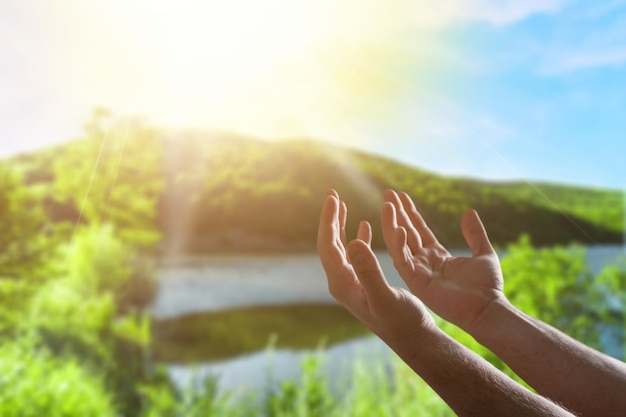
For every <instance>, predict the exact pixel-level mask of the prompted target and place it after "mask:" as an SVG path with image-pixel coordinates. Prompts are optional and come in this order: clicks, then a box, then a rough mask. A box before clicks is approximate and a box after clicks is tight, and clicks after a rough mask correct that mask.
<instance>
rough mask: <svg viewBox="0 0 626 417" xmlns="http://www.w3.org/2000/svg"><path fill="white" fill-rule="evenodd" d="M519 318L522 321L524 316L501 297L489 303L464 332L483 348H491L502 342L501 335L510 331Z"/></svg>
mask: <svg viewBox="0 0 626 417" xmlns="http://www.w3.org/2000/svg"><path fill="white" fill-rule="evenodd" d="M520 318H522V319H523V318H524V314H523V313H522V312H521V311H520V310H518V309H517V308H516V307H515V306H514V305H513V304H511V303H510V302H509V300H508V299H507V298H506V297H505V296H504V295H502V296H501V297H498V298H496V299H494V300H493V301H492V302H491V303H489V305H488V306H487V307H485V309H484V310H483V312H482V313H481V315H480V316H479V317H478V318H477V319H476V320H475V321H474V322H473V323H472V324H471V326H470V327H469V328H467V329H465V330H466V331H467V332H468V333H469V334H470V335H471V336H472V337H473V338H474V339H476V340H477V341H478V342H479V343H481V344H482V345H483V346H487V347H492V346H493V345H494V343H497V342H498V341H499V340H503V336H504V334H503V333H504V332H506V331H507V330H511V324H512V322H513V321H515V320H518V319H520Z"/></svg>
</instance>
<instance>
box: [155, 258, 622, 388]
mask: <svg viewBox="0 0 626 417" xmlns="http://www.w3.org/2000/svg"><path fill="white" fill-rule="evenodd" d="M623 254H624V249H623V248H622V247H621V246H594V247H589V248H588V249H587V261H588V265H589V267H590V268H591V269H592V271H599V270H600V269H602V267H603V265H605V264H607V263H609V262H612V261H614V260H615V259H616V258H617V257H618V256H619V255H623ZM377 255H378V257H379V261H380V263H381V266H382V268H383V270H384V271H385V274H386V275H387V278H388V280H389V281H390V282H391V284H392V285H398V286H404V283H403V281H402V280H401V278H400V277H399V276H398V275H397V273H396V272H395V269H394V268H393V263H392V260H391V258H390V257H389V255H388V254H387V253H385V252H381V253H378V254H377ZM454 255H457V256H459V255H463V256H466V255H468V252H455V253H454ZM158 282H159V296H158V297H157V299H156V300H155V302H154V304H153V306H152V308H151V313H152V315H153V317H154V318H155V319H156V323H157V325H156V326H155V334H154V337H155V340H157V341H158V343H156V344H155V349H154V352H153V354H154V356H155V359H156V360H157V361H159V362H161V363H163V364H165V365H166V368H167V370H168V372H169V374H170V375H171V377H172V378H173V380H174V382H175V383H176V384H177V385H179V386H184V385H186V384H188V383H190V381H191V380H192V379H193V378H196V379H198V380H201V379H202V378H204V377H205V376H207V375H213V376H216V377H217V378H218V379H219V387H220V390H221V392H225V391H237V390H240V389H247V388H252V389H255V388H266V387H267V384H268V375H271V378H270V380H271V381H270V383H271V382H274V383H275V382H277V381H281V380H285V379H294V378H297V377H298V375H299V366H298V365H299V363H300V362H301V361H302V360H303V358H304V357H305V356H306V355H309V354H311V353H313V352H315V351H316V350H317V349H318V347H319V346H324V353H325V364H326V369H327V370H328V371H329V372H331V373H347V372H349V370H350V365H351V364H352V363H353V360H354V358H355V357H357V356H362V357H363V356H365V357H367V358H369V357H371V356H372V355H373V356H374V357H376V358H378V359H379V360H386V358H389V357H390V355H391V352H390V351H389V349H388V348H387V347H386V345H384V343H382V342H381V341H380V340H378V339H377V338H376V337H374V336H372V335H371V333H370V332H369V331H368V330H367V329H366V328H364V326H362V325H361V324H360V323H359V322H358V321H356V320H355V319H354V318H352V317H351V316H350V315H349V314H348V313H346V312H345V311H344V310H343V308H341V307H340V306H339V305H338V304H337V303H336V302H335V301H334V300H333V298H332V297H331V296H330V294H329V293H328V289H327V284H326V278H325V275H324V272H323V269H322V267H321V265H320V262H319V259H318V257H317V255H316V254H297V255H281V256H267V255H264V256H234V255H233V256H219V257H217V256H215V257H185V258H177V259H171V260H168V261H166V262H164V263H163V264H162V265H161V267H160V269H159V273H158ZM268 346H271V348H270V349H268Z"/></svg>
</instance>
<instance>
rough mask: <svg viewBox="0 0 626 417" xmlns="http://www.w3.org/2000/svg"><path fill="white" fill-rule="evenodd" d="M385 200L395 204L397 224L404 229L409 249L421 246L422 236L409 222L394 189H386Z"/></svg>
mask: <svg viewBox="0 0 626 417" xmlns="http://www.w3.org/2000/svg"><path fill="white" fill-rule="evenodd" d="M385 200H387V201H389V202H391V203H393V205H394V206H395V208H396V218H397V221H398V226H402V227H404V228H405V229H406V232H407V242H408V245H409V248H411V251H412V252H413V253H415V252H416V251H417V250H418V249H419V248H421V247H422V238H421V236H420V234H419V233H418V231H417V229H416V228H415V227H414V226H413V224H412V223H411V219H410V218H409V215H408V214H407V212H406V210H405V208H404V205H403V204H402V201H401V200H400V197H399V196H398V194H397V193H396V192H395V191H393V190H387V191H386V192H385Z"/></svg>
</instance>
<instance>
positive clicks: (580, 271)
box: [502, 237, 626, 350]
mask: <svg viewBox="0 0 626 417" xmlns="http://www.w3.org/2000/svg"><path fill="white" fill-rule="evenodd" d="M502 269H503V272H504V276H505V279H506V282H505V292H506V294H507V297H508V298H509V299H510V300H511V302H512V303H513V304H514V305H515V306H517V307H518V308H520V309H521V310H523V311H525V312H526V313H528V314H530V315H532V316H534V317H537V318H539V319H540V320H542V321H545V322H547V323H549V324H551V325H553V326H555V327H557V328H559V329H561V330H562V331H564V332H565V333H567V334H569V335H570V336H572V337H574V338H575V339H577V340H580V341H582V342H583V343H586V344H588V345H591V346H593V347H594V348H596V349H599V350H605V349H604V348H605V347H604V346H603V345H602V343H601V334H602V331H603V329H604V328H605V327H621V326H622V323H623V320H624V314H625V312H624V306H625V305H626V302H625V301H626V297H625V296H624V288H626V270H625V269H620V268H618V267H616V266H612V267H607V268H606V269H604V270H603V271H601V272H600V273H599V274H596V275H594V274H593V273H592V272H591V271H590V270H589V268H588V267H587V265H586V262H585V251H584V249H583V248H582V247H579V246H570V247H554V248H544V249H536V248H533V246H532V245H531V243H530V240H529V238H528V237H522V238H521V239H520V240H519V241H518V242H517V243H515V244H513V245H511V246H510V247H509V249H508V251H507V255H506V256H505V257H504V259H503V260H502ZM622 342H623V341H622Z"/></svg>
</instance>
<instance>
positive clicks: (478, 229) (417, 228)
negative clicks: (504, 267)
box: [317, 190, 505, 349]
mask: <svg viewBox="0 0 626 417" xmlns="http://www.w3.org/2000/svg"><path fill="white" fill-rule="evenodd" d="M384 197H385V203H384V205H383V211H382V231H383V237H384V240H385V244H386V246H387V249H388V251H389V253H390V255H391V257H392V259H393V262H394V266H395V267H396V269H397V270H398V272H399V274H400V276H401V277H402V279H403V280H404V281H405V282H406V284H407V287H408V288H409V290H410V291H411V292H408V291H406V290H404V289H402V288H397V287H392V286H390V285H389V284H388V283H387V280H386V279H385V276H384V274H383V272H382V270H381V268H380V265H379V263H378V260H377V259H376V256H375V255H374V252H373V251H372V249H371V247H370V243H371V237H372V232H371V228H370V225H369V224H368V223H367V222H361V223H360V225H359V230H358V233H357V237H356V239H355V240H352V241H350V242H349V243H348V242H347V239H346V232H345V225H346V217H347V208H346V205H345V203H344V202H342V201H341V200H340V199H339V196H338V194H337V192H336V191H334V190H329V191H328V192H327V195H326V198H325V201H324V205H323V208H322V213H321V217H320V224H319V230H318V240H317V250H318V253H319V255H320V259H321V261H322V265H323V267H324V270H325V272H326V276H327V278H328V285H329V289H330V292H331V294H332V295H333V297H334V298H335V299H337V301H339V302H340V303H341V304H342V305H343V306H344V307H345V308H346V309H347V310H348V311H350V312H351V313H352V314H353V315H354V316H355V317H356V318H358V319H359V320H360V321H362V322H363V323H364V324H365V325H366V326H368V327H369V328H370V329H371V330H372V331H373V332H374V333H376V334H377V335H378V336H380V337H381V338H382V339H383V340H385V341H386V342H387V343H388V344H390V345H391V346H392V347H395V348H398V349H401V348H402V347H403V346H405V345H407V343H408V344H410V343H411V341H412V340H419V339H421V338H423V336H424V334H425V333H427V332H428V331H434V330H436V325H435V322H434V320H433V318H432V316H431V315H430V313H429V312H428V310H427V309H426V308H425V306H424V304H426V305H427V306H428V307H429V308H430V309H432V310H433V311H434V312H435V313H436V314H437V315H439V316H440V317H442V318H444V319H446V320H448V321H450V322H452V323H454V324H456V325H457V326H459V327H461V328H462V329H464V330H466V331H468V332H470V333H472V330H473V328H474V327H475V326H476V325H477V323H478V322H479V321H480V320H481V318H482V317H483V315H484V314H485V313H486V312H487V310H488V307H489V306H490V305H492V303H494V302H497V301H499V300H504V299H505V297H504V295H503V292H502V288H503V278H502V272H501V269H500V263H499V261H498V257H497V255H496V253H495V251H494V249H493V247H492V246H491V243H490V242H489V239H488V237H487V233H486V232H485V229H484V227H483V225H482V223H481V221H480V219H479V217H478V214H477V213H476V212H475V211H473V210H468V211H466V212H465V213H464V214H463V217H462V220H461V229H462V232H463V236H464V238H465V240H466V242H467V243H468V245H469V248H470V250H471V251H472V255H473V256H472V257H453V256H452V255H451V254H450V252H448V250H447V249H446V248H445V247H443V246H442V245H441V244H440V243H439V241H438V240H437V238H436V237H435V235H434V234H433V233H432V231H431V230H430V229H429V228H428V226H427V225H426V223H425V222H424V220H423V219H422V217H421V215H420V214H419V212H418V211H417V209H416V208H415V205H414V204H413V202H412V201H411V199H410V197H409V196H408V195H407V194H406V193H396V192H395V191H392V190H387V191H386V192H385V196H384Z"/></svg>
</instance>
